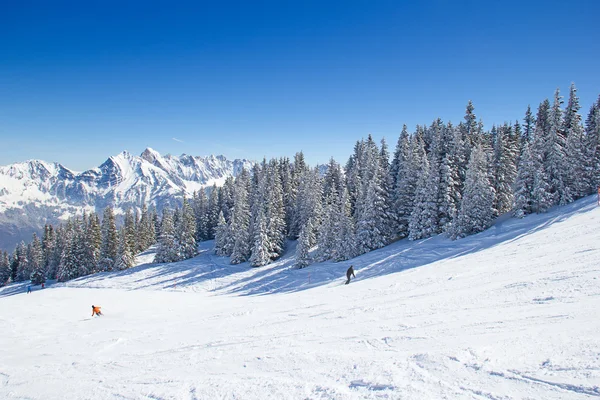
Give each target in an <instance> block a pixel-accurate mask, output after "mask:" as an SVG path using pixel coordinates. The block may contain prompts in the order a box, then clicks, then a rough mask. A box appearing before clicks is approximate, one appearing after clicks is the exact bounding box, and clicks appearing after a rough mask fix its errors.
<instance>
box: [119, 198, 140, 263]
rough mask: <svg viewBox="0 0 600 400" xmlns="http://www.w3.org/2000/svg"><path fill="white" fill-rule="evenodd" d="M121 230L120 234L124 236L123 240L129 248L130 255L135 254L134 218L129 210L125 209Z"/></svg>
mask: <svg viewBox="0 0 600 400" xmlns="http://www.w3.org/2000/svg"><path fill="white" fill-rule="evenodd" d="M121 230H122V232H120V234H122V235H125V240H126V242H127V245H128V246H129V252H130V253H131V254H136V239H137V235H136V230H135V218H134V216H133V211H132V210H131V208H127V210H125V218H124V221H123V226H122V227H121Z"/></svg>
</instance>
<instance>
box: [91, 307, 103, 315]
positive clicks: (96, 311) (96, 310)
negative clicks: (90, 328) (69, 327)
mask: <svg viewBox="0 0 600 400" xmlns="http://www.w3.org/2000/svg"><path fill="white" fill-rule="evenodd" d="M100 308H102V307H100V306H95V305H93V304H92V317H93V316H94V314H96V315H97V316H100V315H102V312H100Z"/></svg>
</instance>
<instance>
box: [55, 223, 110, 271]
mask: <svg viewBox="0 0 600 400" xmlns="http://www.w3.org/2000/svg"><path fill="white" fill-rule="evenodd" d="M65 232H66V235H67V236H66V237H67V244H66V247H65V248H64V250H63V254H62V258H61V262H60V265H59V268H58V280H59V281H60V282H65V281H68V280H71V279H75V278H78V277H80V276H84V275H87V274H88V272H89V271H87V269H86V268H85V264H84V246H83V240H84V236H83V226H82V221H81V219H71V220H69V221H68V222H67V227H66V230H65ZM113 265H114V264H113Z"/></svg>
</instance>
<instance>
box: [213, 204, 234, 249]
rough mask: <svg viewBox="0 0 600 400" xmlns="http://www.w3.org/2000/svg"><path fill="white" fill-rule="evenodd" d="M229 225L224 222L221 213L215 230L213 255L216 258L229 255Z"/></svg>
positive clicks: (230, 242)
mask: <svg viewBox="0 0 600 400" xmlns="http://www.w3.org/2000/svg"><path fill="white" fill-rule="evenodd" d="M232 244H233V243H232V241H231V236H230V232H229V225H228V224H227V221H225V216H224V215H223V212H220V213H219V222H218V223H217V229H215V254H216V255H218V256H225V257H229V256H230V255H231V250H232V249H231V246H232Z"/></svg>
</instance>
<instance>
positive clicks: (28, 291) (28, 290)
mask: <svg viewBox="0 0 600 400" xmlns="http://www.w3.org/2000/svg"><path fill="white" fill-rule="evenodd" d="M29 293H31V286H27V294H29Z"/></svg>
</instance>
